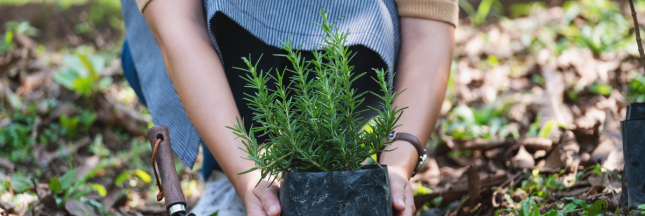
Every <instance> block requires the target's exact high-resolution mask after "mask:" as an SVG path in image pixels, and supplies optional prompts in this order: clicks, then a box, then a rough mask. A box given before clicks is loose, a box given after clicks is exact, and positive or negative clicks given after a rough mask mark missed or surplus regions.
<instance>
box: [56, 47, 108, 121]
mask: <svg viewBox="0 0 645 216" xmlns="http://www.w3.org/2000/svg"><path fill="white" fill-rule="evenodd" d="M63 62H64V63H65V66H66V67H65V68H63V69H61V70H59V71H58V72H57V73H56V74H55V75H54V81H56V82H57V83H59V84H61V85H63V86H65V88H67V89H69V90H72V91H74V92H76V93H78V94H80V95H82V96H83V97H84V98H85V99H86V103H87V104H88V106H89V107H90V109H91V104H92V103H91V99H92V98H93V97H94V96H95V95H96V94H97V93H98V92H99V91H102V90H103V91H104V90H106V89H107V88H108V87H109V86H110V84H112V78H111V77H101V72H103V68H104V67H105V64H106V59H105V58H103V57H102V56H99V55H90V54H87V53H86V52H83V51H82V50H78V51H76V52H75V54H73V55H66V56H65V57H63Z"/></svg>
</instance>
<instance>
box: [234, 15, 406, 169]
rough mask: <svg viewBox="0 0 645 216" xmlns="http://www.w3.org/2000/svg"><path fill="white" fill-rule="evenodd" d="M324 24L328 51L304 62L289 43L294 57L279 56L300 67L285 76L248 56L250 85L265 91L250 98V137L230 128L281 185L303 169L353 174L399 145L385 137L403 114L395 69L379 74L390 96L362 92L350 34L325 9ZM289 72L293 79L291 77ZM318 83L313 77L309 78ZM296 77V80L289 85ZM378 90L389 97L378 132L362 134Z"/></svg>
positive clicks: (375, 128) (383, 105)
mask: <svg viewBox="0 0 645 216" xmlns="http://www.w3.org/2000/svg"><path fill="white" fill-rule="evenodd" d="M321 16H322V18H323V22H322V23H320V24H318V25H319V26H320V27H321V28H322V29H323V30H324V32H325V38H324V39H325V43H324V44H322V47H321V49H320V51H314V52H313V54H314V59H311V60H306V59H303V58H302V57H301V55H300V53H299V51H298V50H294V49H292V48H291V47H292V44H291V41H290V40H289V41H286V42H283V47H282V49H284V50H285V51H286V52H287V54H286V55H279V56H282V57H285V58H287V59H288V60H289V61H290V62H291V63H292V69H286V70H284V71H282V72H279V71H278V72H277V76H275V77H274V76H271V75H269V73H268V72H264V71H257V67H256V66H255V65H254V64H253V63H252V62H251V61H250V60H248V59H246V58H243V60H244V62H246V64H247V66H248V68H247V69H241V70H244V71H246V72H247V74H246V76H242V77H243V78H244V79H245V80H246V81H247V82H248V85H247V87H249V88H253V89H255V90H257V93H256V94H254V95H247V98H246V100H247V101H249V104H248V105H249V106H250V107H251V108H252V109H253V110H254V114H255V118H254V119H253V120H255V122H257V123H258V124H259V126H257V127H252V129H251V130H250V132H249V133H247V132H246V129H245V127H244V125H243V123H240V121H239V120H238V123H237V124H236V125H235V126H234V127H229V129H231V130H233V132H234V133H235V134H236V135H237V136H238V137H239V138H241V139H243V142H244V145H245V146H246V149H242V150H243V151H245V152H247V153H248V154H249V156H248V157H247V158H246V159H248V160H251V161H253V162H255V165H256V166H255V167H254V168H252V169H250V170H248V171H246V172H242V173H240V174H244V173H248V172H251V171H253V170H257V169H259V170H262V177H263V178H266V177H271V176H273V180H274V181H275V178H277V177H275V176H276V175H277V174H278V173H280V172H282V171H284V170H287V169H289V168H294V169H297V170H299V171H322V172H329V171H348V170H358V169H360V167H361V162H363V161H364V160H365V159H366V158H368V157H369V156H370V155H373V154H375V153H377V152H379V151H382V150H380V149H381V147H383V146H384V145H389V144H390V143H391V141H386V140H385V139H384V138H385V136H386V135H388V134H389V133H390V132H391V131H393V130H394V129H395V128H397V125H396V123H397V121H398V119H399V118H400V116H401V114H402V112H403V109H405V108H398V107H396V106H393V105H392V101H393V100H394V99H395V98H396V97H397V96H398V95H399V94H401V92H393V91H392V89H390V88H389V84H390V83H391V80H388V75H387V74H388V72H387V71H385V70H382V69H374V71H375V72H376V75H377V78H376V79H375V81H376V83H377V85H379V86H380V88H381V91H382V94H378V93H375V92H363V93H359V92H357V91H356V89H352V88H351V85H352V83H353V82H354V81H355V80H356V79H358V78H359V77H362V76H365V75H366V72H364V73H360V74H358V73H355V72H354V71H353V66H350V64H349V61H350V60H351V58H352V57H353V56H354V54H352V53H351V52H349V50H348V48H347V47H345V42H346V38H347V32H340V31H339V30H338V29H336V28H335V27H334V24H333V23H330V22H329V21H328V18H327V14H325V12H324V10H321ZM287 72H289V73H290V74H291V75H292V76H290V78H287V77H289V76H288V75H287V74H286V73H287ZM310 75H311V76H315V78H314V79H308V77H309V76H310ZM286 79H289V80H286ZM270 82H275V83H276V85H277V86H276V89H268V88H267V87H266V86H267V83H270ZM369 93H372V94H374V95H376V96H378V97H379V98H380V99H381V100H382V103H381V107H380V108H375V107H370V108H371V109H373V110H375V111H377V112H378V114H379V115H377V116H376V117H375V119H374V121H372V122H373V124H372V125H371V128H372V130H371V132H367V131H366V130H360V129H361V128H362V127H363V125H365V124H366V123H367V122H368V120H369V119H363V118H361V117H360V116H359V114H360V113H362V112H365V111H366V110H358V106H359V105H360V104H361V103H362V102H363V101H364V100H365V99H364V98H363V96H364V94H369ZM257 133H261V134H262V135H263V136H268V140H267V141H266V142H265V143H264V144H263V145H259V144H260V143H258V141H257V139H256V137H255V134H257Z"/></svg>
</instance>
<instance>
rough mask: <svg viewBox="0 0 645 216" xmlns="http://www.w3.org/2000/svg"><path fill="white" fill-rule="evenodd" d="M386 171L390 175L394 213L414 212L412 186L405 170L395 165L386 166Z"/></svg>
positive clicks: (408, 213)
mask: <svg viewBox="0 0 645 216" xmlns="http://www.w3.org/2000/svg"><path fill="white" fill-rule="evenodd" d="M387 172H388V173H389V175H390V187H391V189H392V206H393V207H394V209H392V210H394V212H395V215H397V216H411V215H414V213H415V212H416V207H415V206H414V196H413V195H412V186H411V185H410V181H409V180H408V176H406V174H405V173H407V171H405V170H403V168H399V167H396V166H392V167H390V166H388V167H387Z"/></svg>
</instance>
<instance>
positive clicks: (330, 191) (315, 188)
mask: <svg viewBox="0 0 645 216" xmlns="http://www.w3.org/2000/svg"><path fill="white" fill-rule="evenodd" d="M381 166H382V167H379V166H377V165H369V166H364V167H363V168H362V169H361V170H357V171H338V172H284V173H283V176H282V179H283V182H282V186H281V189H280V205H282V216H305V215H306V216H311V215H334V216H336V215H352V216H354V215H370V216H381V215H382V216H391V215H392V195H391V191H390V179H389V177H388V173H387V167H386V166H385V165H381Z"/></svg>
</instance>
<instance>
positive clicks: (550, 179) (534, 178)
mask: <svg viewBox="0 0 645 216" xmlns="http://www.w3.org/2000/svg"><path fill="white" fill-rule="evenodd" d="M525 175H526V180H524V181H522V184H521V187H520V188H518V189H517V190H522V191H524V192H526V193H527V194H530V195H531V196H535V197H540V198H545V197H546V196H547V193H548V192H549V191H556V190H561V189H564V188H565V186H564V184H563V183H562V182H560V181H558V174H556V173H554V174H551V175H542V174H540V170H539V169H534V170H533V171H532V172H531V173H528V172H527V173H525Z"/></svg>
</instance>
